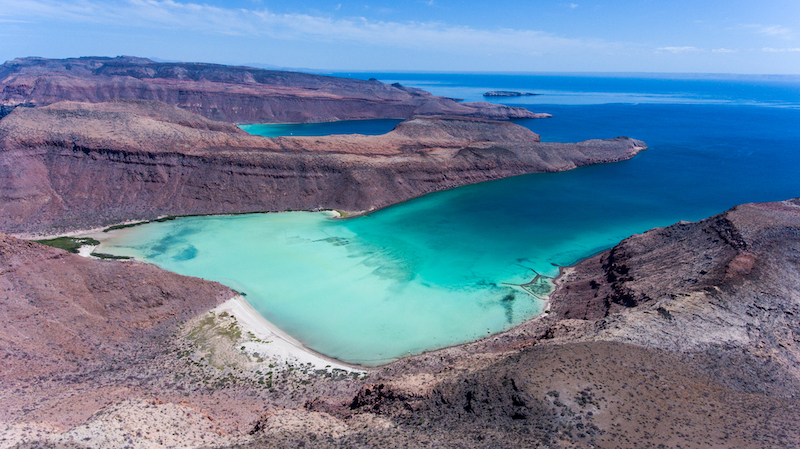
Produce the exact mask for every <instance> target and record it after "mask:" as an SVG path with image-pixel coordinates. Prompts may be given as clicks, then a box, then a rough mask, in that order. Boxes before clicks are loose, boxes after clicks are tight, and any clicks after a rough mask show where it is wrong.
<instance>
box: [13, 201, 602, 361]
mask: <svg viewBox="0 0 800 449" xmlns="http://www.w3.org/2000/svg"><path fill="white" fill-rule="evenodd" d="M283 212H323V213H327V214H329V215H330V217H329V219H332V220H343V219H344V220H346V219H349V218H355V217H358V216H363V215H366V214H368V213H370V212H373V211H360V212H361V213H360V214H358V215H344V216H343V212H344V213H345V214H347V213H348V212H347V211H340V210H337V209H323V210H308V211H283ZM263 213H280V212H247V213H234V214H193V215H186V216H168V217H169V218H170V219H173V218H181V217H191V216H212V215H213V216H225V215H244V214H263ZM160 218H163V217H160ZM156 220H159V219H154V220H148V221H129V222H125V223H124V224H125V226H122V227H119V228H115V229H109V227H108V226H106V227H102V228H93V229H90V230H77V231H72V232H69V233H64V234H55V235H53V237H61V236H70V237H85V236H90V237H92V238H95V239H97V240H100V242H101V244H100V245H99V246H89V245H84V246H82V247H81V248H80V249H79V254H78V255H80V256H83V257H91V254H89V253H90V252H91V251H93V250H95V249H96V248H101V247H102V243H103V241H104V240H106V239H104V238H103V237H106V236H109V232H104V231H105V230H109V231H122V230H125V229H126V228H128V227H133V226H138V225H142V224H148V223H152V222H154V221H156ZM11 235H12V236H15V237H16V236H19V235H20V234H17V235H14V234H11ZM28 236H29V235H28ZM18 238H24V237H18ZM35 238H37V239H41V238H43V237H42V236H36V237H35ZM48 238H49V236H48ZM106 238H108V237H106ZM28 239H30V237H28ZM599 252H602V251H599ZM599 252H598V253H599ZM596 254H597V253H595V254H591V255H589V256H587V257H586V258H584V259H581V260H578V261H576V262H575V263H574V264H572V265H569V266H562V265H555V264H554V265H555V266H556V267H557V268H558V274H557V275H556V276H554V277H552V278H551V279H552V281H551V282H552V283H553V290H552V291H551V292H550V294H548V295H547V296H546V297H545V298H538V297H536V299H537V300H539V301H543V306H542V309H541V312H540V313H539V314H537V315H535V316H532V317H530V318H528V319H526V320H525V321H522V322H521V323H519V324H517V325H516V326H514V327H512V328H510V329H507V330H504V331H501V332H498V333H495V334H491V335H487V336H485V337H482V338H480V339H477V340H472V341H467V342H464V343H459V344H455V345H451V346H446V347H442V348H437V349H431V350H427V351H423V352H421V353H418V354H409V355H405V356H400V357H397V358H393V359H389V360H388V361H387V362H386V363H382V364H380V365H375V366H364V365H359V364H352V363H347V362H344V361H341V360H338V359H336V358H333V357H329V356H326V355H325V354H322V353H320V352H317V351H315V350H313V349H311V348H308V347H307V346H305V345H304V344H303V343H301V342H300V341H298V340H297V339H295V338H293V337H292V336H291V335H289V334H287V333H285V332H284V331H282V330H281V329H280V328H278V327H277V326H275V325H274V324H273V323H271V322H270V321H268V320H267V319H266V318H265V317H264V316H262V315H261V314H260V313H259V312H258V311H257V310H256V309H255V308H253V307H252V306H251V305H250V303H249V302H247V299H246V298H245V297H244V296H243V295H236V296H234V297H232V298H231V299H229V300H227V301H225V302H223V303H221V304H219V305H217V306H216V307H214V308H213V309H211V310H209V312H214V313H216V314H217V315H219V314H220V313H223V312H227V313H228V314H230V315H232V316H234V317H235V318H236V319H237V321H238V322H239V324H240V326H241V327H242V330H243V331H244V332H247V331H249V332H251V333H252V334H253V335H254V336H255V338H256V340H258V341H248V342H245V343H244V346H243V347H244V348H245V349H244V350H243V351H242V352H245V353H250V354H264V355H266V357H267V358H270V359H272V360H274V361H280V362H281V363H284V362H287V363H289V364H293V363H294V364H299V365H307V364H309V363H310V364H311V365H312V366H313V367H314V369H326V370H329V371H330V370H332V369H339V370H344V371H348V372H360V373H366V372H369V371H374V370H376V369H378V368H381V367H384V366H387V365H390V364H392V363H395V362H398V361H402V360H406V359H410V358H413V357H417V356H422V355H426V354H431V353H436V352H438V351H447V350H452V349H457V348H462V347H468V346H470V345H476V344H478V345H480V344H482V343H485V342H487V341H489V340H490V339H496V338H498V337H500V338H502V337H503V336H511V335H513V334H514V333H516V332H518V331H519V330H520V329H522V328H524V327H526V326H530V325H531V324H532V323H535V322H538V321H540V320H542V319H543V318H546V317H548V316H549V315H550V311H551V306H552V299H551V298H552V296H553V295H554V294H555V293H556V292H557V291H558V290H559V280H561V279H562V278H563V277H564V276H565V275H567V274H569V273H570V272H571V271H572V270H573V269H574V267H575V266H576V265H577V264H578V263H580V262H581V261H583V260H585V259H589V258H591V257H594V256H595V255H596ZM130 262H136V263H148V262H144V261H142V260H140V259H138V258H136V257H134V258H132V259H131V260H130ZM529 294H530V293H529ZM532 296H534V295H532ZM534 297H535V296H534ZM198 316H200V315H198Z"/></svg>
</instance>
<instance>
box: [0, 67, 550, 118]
mask: <svg viewBox="0 0 800 449" xmlns="http://www.w3.org/2000/svg"><path fill="white" fill-rule="evenodd" d="M114 99H129V100H154V101H161V102H164V103H168V104H171V105H175V106H178V107H180V108H182V109H185V110H188V111H191V112H194V113H196V114H199V115H202V116H204V117H206V118H210V119H212V120H218V121H225V122H233V123H308V122H328V121H336V120H359V119H377V118H392V119H407V118H411V117H412V116H415V115H458V116H464V117H480V118H486V119H511V118H538V117H549V115H548V114H534V113H532V112H530V111H528V110H527V109H524V108H515V107H507V106H502V105H496V104H490V103H483V102H479V103H458V102H457V101H455V100H453V99H451V98H445V97H439V96H435V95H431V94H430V93H428V92H425V91H423V90H420V89H414V88H409V87H405V86H401V85H399V84H392V85H389V84H384V83H381V82H380V81H377V80H370V81H362V80H355V79H348V78H337V77H331V76H320V75H311V74H306V73H298V72H281V71H274V70H262V69H255V68H251V67H231V66H223V65H216V64H200V63H161V62H154V61H151V60H149V59H144V58H135V57H129V56H125V57H117V58H100V57H83V58H71V59H44V58H19V59H14V60H11V61H8V62H6V63H4V64H3V65H2V66H0V105H2V109H0V118H2V116H3V115H5V114H7V112H8V111H9V110H10V109H12V108H14V107H15V106H18V105H26V104H27V105H35V106H38V107H41V106H46V105H49V104H52V103H57V102H59V101H65V100H70V101H81V102H92V103H99V102H106V101H109V100H114Z"/></svg>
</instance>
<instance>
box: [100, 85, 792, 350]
mask: <svg viewBox="0 0 800 449" xmlns="http://www.w3.org/2000/svg"><path fill="white" fill-rule="evenodd" d="M342 75H348V74H342ZM352 76H355V77H360V78H364V79H366V78H369V77H376V78H378V79H380V80H381V81H384V82H400V83H402V84H404V85H409V86H413V87H421V88H424V89H426V90H429V91H431V92H433V93H434V94H438V95H445V96H450V97H456V98H463V99H465V100H467V101H483V100H484V98H483V97H482V93H483V92H486V91H489V90H518V91H523V92H533V93H538V94H541V95H537V96H526V97H518V98H491V99H489V100H490V101H493V102H498V103H503V104H509V105H514V106H525V107H527V108H529V109H530V110H532V111H534V112H548V113H551V114H553V118H550V119H539V120H524V121H518V122H517V123H519V124H521V125H523V126H526V127H528V128H530V129H532V130H533V131H534V132H537V133H539V134H541V136H542V140H543V141H555V142H572V141H579V140H584V139H590V138H612V137H617V136H629V137H633V138H637V139H642V140H644V141H645V142H646V143H647V144H648V146H649V147H650V149H649V150H647V151H645V152H643V153H641V154H640V155H638V156H636V157H635V158H633V159H631V160H629V161H624V162H618V163H613V164H603V165H595V166H590V167H583V168H579V169H576V170H572V171H568V172H563V173H553V174H534V175H527V176H520V177H515V178H510V179H505V180H500V181H494V182H487V183H482V184H478V185H472V186H467V187H462V188H458V189H454V190H450V191H446V192H439V193H435V194H430V195H427V196H424V197H422V198H418V199H415V200H412V201H408V202H406V203H404V204H399V205H396V206H392V207H389V208H387V209H384V210H381V211H377V212H374V213H371V214H370V215H368V216H364V217H360V218H355V219H348V220H333V219H331V215H332V214H331V213H326V212H318V213H310V212H287V213H273V214H253V215H239V216H221V217H187V218H180V219H176V220H173V221H168V222H163V223H153V224H148V225H145V226H138V227H133V228H128V229H125V230H122V231H117V233H116V235H115V237H114V238H113V240H112V241H110V242H108V243H106V244H104V246H103V248H102V250H103V251H105V252H111V253H115V254H126V255H135V256H138V257H140V258H142V259H144V260H146V261H148V262H152V263H155V264H157V265H159V266H161V267H163V268H165V269H168V270H171V271H175V272H178V273H181V274H187V275H192V276H198V277H202V278H206V279H212V280H216V281H220V282H222V283H224V284H227V285H229V286H231V287H232V288H234V289H236V290H239V291H242V292H244V293H246V295H247V296H246V297H247V300H248V301H249V302H250V303H251V304H252V305H253V306H254V307H255V308H256V309H257V310H258V311H259V312H260V313H262V314H263V315H264V316H265V317H266V318H267V319H268V320H269V321H271V322H272V323H274V324H275V325H277V326H278V327H279V328H281V329H282V330H284V331H285V332H287V333H289V334H290V335H292V336H294V337H295V338H297V339H298V340H300V341H301V342H303V343H304V344H305V345H307V346H308V347H310V348H312V349H314V350H316V351H319V352H321V353H323V354H325V355H328V356H331V357H335V358H338V359H340V360H343V361H347V362H352V363H360V364H364V365H379V364H382V363H385V362H388V361H390V360H392V359H394V358H397V357H401V356H403V355H408V354H416V353H420V352H423V351H426V350H432V349H436V348H440V347H444V346H449V345H454V344H459V343H463V342H468V341H472V340H475V339H478V338H481V337H486V336H488V335H491V334H493V333H497V332H500V331H503V330H506V329H509V328H511V327H513V326H514V325H516V324H519V323H520V322H522V321H524V320H526V319H529V318H531V317H533V316H536V315H537V314H540V313H542V310H543V304H544V303H543V301H541V300H540V299H539V298H541V297H543V295H546V294H547V293H548V290H549V287H550V284H549V281H548V279H547V278H546V277H539V278H538V279H536V276H537V274H541V275H543V276H555V275H556V274H557V273H558V268H557V265H570V264H573V263H575V262H577V261H578V260H580V259H582V258H585V257H588V256H591V255H592V254H595V253H597V252H599V251H601V250H604V249H607V248H609V247H611V246H613V245H615V244H616V243H618V242H619V241H620V240H622V239H624V238H626V237H628V236H630V235H632V234H634V233H639V232H643V231H645V230H648V229H650V228H653V227H658V226H666V225H670V224H673V223H675V222H678V221H681V220H698V219H701V218H705V217H708V216H710V215H713V214H716V213H719V212H722V211H724V210H726V209H728V208H730V207H732V206H734V205H736V204H740V203H746V202H760V201H775V200H783V199H787V198H791V197H797V196H800V144H799V143H798V142H800V79H797V78H794V79H791V78H779V77H775V78H769V77H757V78H756V77H753V78H747V77H704V76H697V77H671V78H670V77H668V76H664V77H657V76H648V77H643V76H639V77H637V76H621V77H604V76H544V75H539V76H521V75H444V74H442V75H438V74H408V73H404V74H385V73H383V74H381V73H378V74H352ZM394 123H396V121H395V122H392V121H367V122H363V123H359V122H342V123H340V124H336V123H333V124H331V123H325V124H317V125H276V127H275V128H270V127H269V126H268V127H259V128H258V129H257V130H254V129H252V128H247V129H248V130H249V131H251V132H258V133H259V134H264V135H281V134H282V135H290V134H294V135H300V134H303V135H315V134H316V135H323V134H340V133H362V134H371V133H377V132H385V131H388V130H389V129H391V127H392V126H394ZM338 126H341V128H339V127H338ZM534 279H536V282H534V283H531V281H533V280H534Z"/></svg>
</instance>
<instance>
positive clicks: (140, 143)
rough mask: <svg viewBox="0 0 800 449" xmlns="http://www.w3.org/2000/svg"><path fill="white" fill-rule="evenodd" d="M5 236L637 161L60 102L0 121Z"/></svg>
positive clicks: (382, 200)
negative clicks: (278, 129)
mask: <svg viewBox="0 0 800 449" xmlns="http://www.w3.org/2000/svg"><path fill="white" fill-rule="evenodd" d="M0 148H1V149H2V150H0V229H2V230H5V231H6V232H33V231H43V230H53V229H77V228H86V227H93V226H100V225H105V224H110V223H114V222H120V221H127V220H140V219H152V218H155V217H157V216H161V215H170V214H196V213H234V212H252V211H281V210H287V209H294V210H307V209H317V208H335V209H343V210H350V211H360V210H370V209H375V208H380V207H384V206H387V205H390V204H393V203H397V202H400V201H403V200H407V199H409V198H412V197H415V196H419V195H422V194H425V193H429V192H432V191H436V190H442V189H446V188H451V187H456V186H459V185H464V184H469V183H474V182H480V181H486V180H490V179H498V178H503V177H507V176H512V175H519V174H523V173H532V172H544V171H559V170H567V169H571V168H575V167H578V166H581V165H586V164H593V163H600V162H611V161H617V160H622V159H627V158H630V157H633V156H634V155H635V154H636V153H638V152H639V151H641V150H642V149H644V148H645V145H644V144H643V143H642V142H640V141H636V140H633V139H627V138H620V139H612V140H602V141H601V140H591V141H586V142H581V143H577V144H561V143H541V142H539V137H538V136H537V135H536V134H534V133H532V132H530V131H529V130H527V129H525V128H523V127H520V126H517V125H514V124H512V123H508V122H493V121H486V120H481V119H469V118H454V117H439V118H430V117H420V118H415V119H413V120H409V121H407V122H404V123H402V124H400V125H399V126H398V127H397V129H395V130H394V131H392V132H390V133H388V134H385V135H383V136H358V135H353V136H330V137H281V138H275V139H269V138H265V137H258V136H251V135H249V134H247V133H245V132H244V131H241V130H240V129H238V128H236V127H235V126H233V125H229V124H226V123H222V122H215V121H211V120H208V119H205V118H203V117H199V116H197V115H194V114H192V113H189V112H186V111H184V110H181V109H178V108H175V107H173V106H168V105H165V104H163V103H158V102H140V101H134V102H128V101H117V102H110V103H97V104H89V103H73V102H64V103H57V104H54V105H50V106H47V107H42V108H18V109H17V110H15V111H14V112H13V113H12V114H10V115H8V116H7V117H6V118H4V119H3V120H2V121H0Z"/></svg>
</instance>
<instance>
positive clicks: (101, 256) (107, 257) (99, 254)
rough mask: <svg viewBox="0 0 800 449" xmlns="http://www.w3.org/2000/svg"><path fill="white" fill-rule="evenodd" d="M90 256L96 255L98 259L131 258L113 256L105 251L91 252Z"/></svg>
mask: <svg viewBox="0 0 800 449" xmlns="http://www.w3.org/2000/svg"><path fill="white" fill-rule="evenodd" d="M90 256H93V257H97V258H98V259H118V260H128V259H131V257H129V256H115V255H113V254H107V253H92V254H90Z"/></svg>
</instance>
